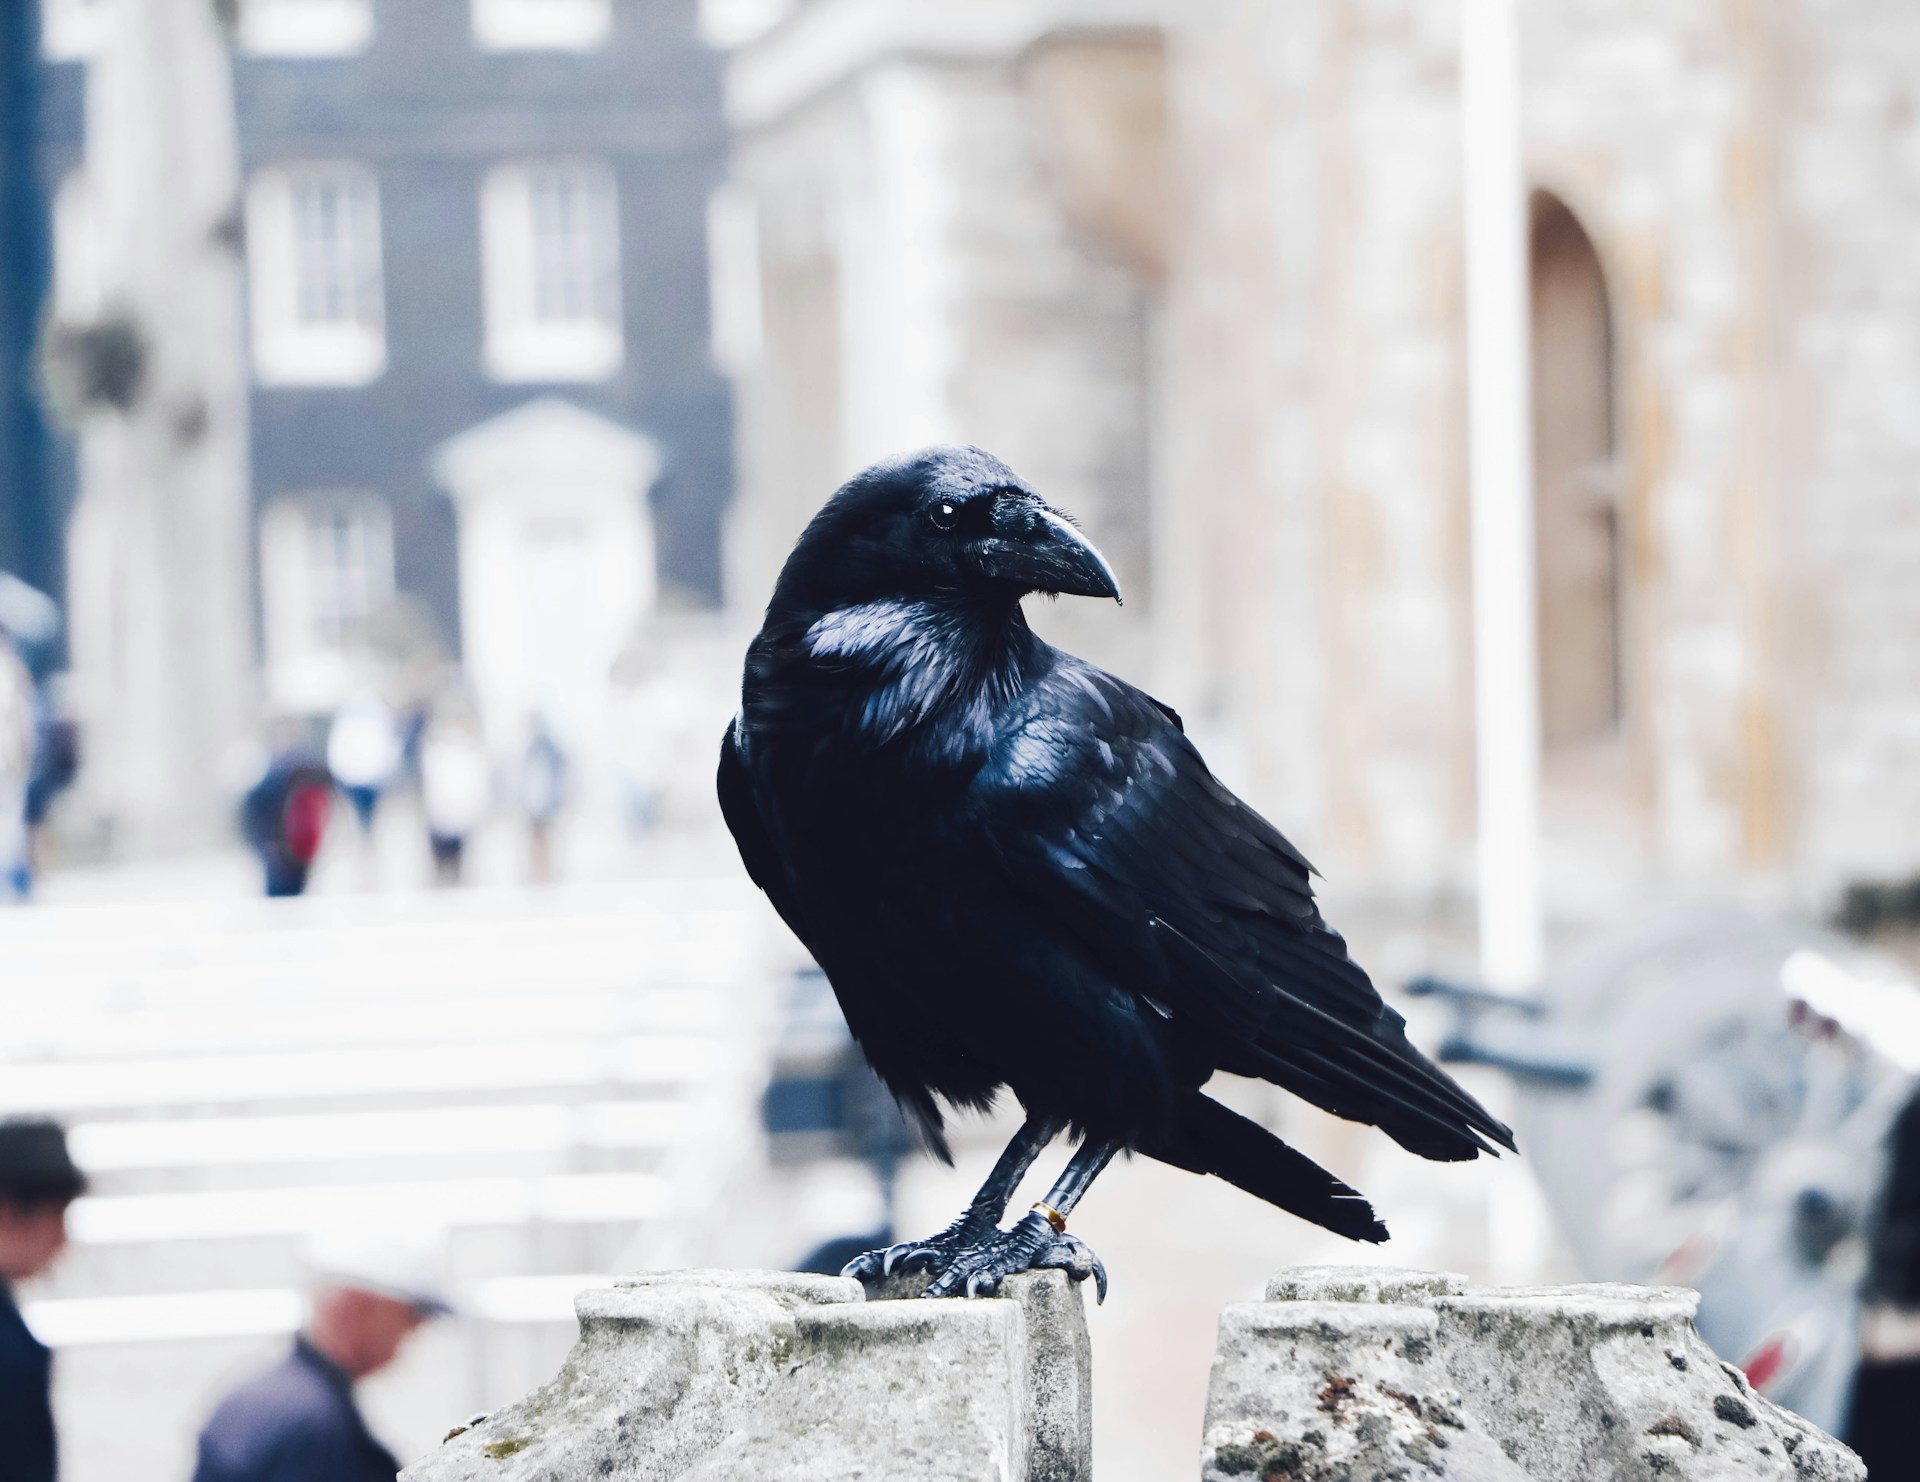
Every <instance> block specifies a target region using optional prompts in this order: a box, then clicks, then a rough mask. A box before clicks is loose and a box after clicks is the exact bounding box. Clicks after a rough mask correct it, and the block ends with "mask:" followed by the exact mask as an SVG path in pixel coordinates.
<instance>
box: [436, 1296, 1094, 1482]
mask: <svg viewBox="0 0 1920 1482" xmlns="http://www.w3.org/2000/svg"><path fill="white" fill-rule="evenodd" d="M1006 1292H1007V1297H1006V1299H1003V1300H991V1299H989V1300H976V1301H964V1302H963V1301H950V1302H923V1301H915V1300H905V1301H872V1302H870V1301H867V1300H865V1298H864V1296H863V1294H862V1291H861V1288H860V1284H859V1283H858V1282H855V1281H850V1280H846V1279H843V1278H840V1277H826V1276H803V1275H794V1274H790V1273H785V1272H767V1271H746V1272H730V1271H670V1272H659V1273H648V1274H645V1275H640V1276H633V1277H629V1278H627V1279H625V1280H623V1281H622V1282H621V1283H620V1284H619V1285H618V1286H616V1287H614V1288H613V1289H612V1290H610V1291H590V1292H584V1293H582V1294H581V1296H580V1298H579V1301H578V1304H577V1306H578V1312H579V1316H580V1341H579V1343H578V1344H576V1345H575V1347H574V1349H573V1352H572V1353H571V1354H570V1355H569V1356H568V1358H567V1361H566V1363H565V1365H564V1366H563V1367H562V1368H561V1370H560V1373H559V1374H558V1375H557V1376H556V1377H555V1378H554V1379H553V1380H552V1381H551V1382H549V1383H548V1384H546V1385H544V1386H542V1387H541V1388H540V1389H537V1390H535V1391H534V1392H533V1393H532V1394H530V1395H528V1396H527V1397H526V1398H525V1399H523V1400H521V1401H520V1402H519V1403H518V1404H516V1405H513V1406H510V1407H509V1408H507V1409H505V1410H502V1411H500V1412H499V1413H497V1414H495V1415H492V1416H490V1417H488V1418H487V1419H486V1420H484V1421H482V1422H480V1423H478V1424H476V1425H474V1426H473V1427H472V1428H470V1429H467V1430H463V1431H461V1432H459V1433H458V1434H456V1435H454V1436H451V1437H449V1439H448V1441H447V1442H446V1444H445V1445H444V1446H442V1447H441V1448H440V1449H439V1450H438V1451H436V1452H434V1453H433V1454H432V1455H431V1456H428V1457H426V1458H424V1459H422V1460H421V1461H419V1462H418V1463H416V1464H415V1465H414V1466H412V1467H411V1468H409V1469H408V1470H407V1472H406V1473H405V1477H406V1479H407V1482H468V1479H479V1478H485V1479H487V1482H530V1479H533V1478H541V1479H558V1478H576V1477H577V1478H581V1479H593V1482H599V1479H601V1478H614V1479H619V1478H630V1479H634V1482H639V1479H647V1482H655V1479H667V1478H673V1479H677V1482H694V1479H700V1482H723V1479H724V1482H739V1479H743V1478H779V1479H781V1482H814V1479H817V1482H826V1479H829V1478H833V1479H841V1478H851V1477H862V1476H864V1477H868V1478H873V1479H881V1478H900V1479H907V1478H911V1479H913V1482H984V1479H996V1482H999V1479H1004V1482H1088V1479H1089V1478H1090V1477H1091V1475H1092V1466H1091V1440H1092V1431H1091V1425H1090V1414H1091V1411H1090V1404H1089V1402H1090V1394H1091V1384H1090V1381H1089V1374H1088V1345H1087V1334H1086V1322H1085V1318H1084V1315H1083V1312H1082V1307H1081V1298H1080V1294H1079V1292H1078V1290H1077V1289H1074V1288H1072V1287H1070V1286H1069V1284H1068V1282H1067V1279H1066V1277H1065V1276H1064V1275H1062V1274H1061V1273H1059V1272H1045V1273H1037V1274H1035V1275H1032V1276H1023V1277H1016V1278H1014V1279H1013V1280H1011V1281H1009V1282H1008V1283H1007V1288H1006Z"/></svg>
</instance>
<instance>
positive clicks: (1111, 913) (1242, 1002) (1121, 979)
mask: <svg viewBox="0 0 1920 1482" xmlns="http://www.w3.org/2000/svg"><path fill="white" fill-rule="evenodd" d="M1027 701H1028V703H1027V706H1026V708H1025V710H1024V713H1023V714H1022V716H1021V718H1020V720H1019V722H1018V723H1017V724H1016V725H1014V726H1012V727H1010V728H1009V729H1008V730H1007V731H1006V732H1005V733H1004V734H1003V735H1002V736H1001V737H1000V739H999V741H998V742H997V744H996V745H995V747H994V749H993V752H992V754H991V756H990V758H989V760H988V763H987V765H986V766H985V767H984V768H983V769H982V770H981V772H980V773H979V775H978V776H977V778H976V779H975V781H974V784H973V787H972V789H971V791H970V792H969V794H968V798H967V800H966V804H965V813H966V816H967V821H968V822H969V824H970V825H971V826H972V827H974V828H977V829H978V830H979V831H980V833H981V835H982V836H983V837H984V839H985V842H986V843H987V845H988V847H989V850H990V852H991V855H992V857H993V858H994V860H995V861H996V862H997V864H998V866H999V868H1000V869H1002V870H1003V871H1004V872H1005V873H1006V875H1007V876H1008V878H1009V880H1010V881H1011V883H1012V884H1013V885H1014V886H1015V887H1016V889H1017V890H1018V891H1019V892H1020V893H1021V895H1022V896H1023V897H1024V898H1026V899H1028V900H1030V901H1032V902H1033V903H1034V904H1035V905H1036V906H1037V907H1039V908H1041V909H1042V910H1044V911H1045V912H1046V914H1047V918H1048V920H1049V922H1050V923H1051V924H1052V926H1053V928H1054V929H1056V930H1057V929H1059V928H1060V926H1061V925H1062V924H1064V925H1065V927H1066V929H1068V930H1070V931H1072V932H1073V933H1074V935H1075V936H1076V938H1077V939H1078V940H1079V942H1080V944H1081V946H1082V947H1083V949H1084V950H1086V951H1087V952H1088V954H1089V955H1090V956H1092V957H1093V958H1094V959H1095V960H1097V961H1098V962H1099V963H1100V964H1101V966H1102V968H1103V970H1104V971H1105V972H1106V973H1107V974H1108V975H1109V976H1110V977H1111V979H1112V980H1113V981H1114V982H1116V983H1119V984H1121V985H1123V986H1124V987H1126V988H1127V989H1129V990H1130V991H1131V992H1132V993H1133V994H1135V995H1136V996H1137V997H1138V998H1140V999H1142V1000H1144V1001H1146V1002H1148V1003H1151V1004H1152V1005H1154V1006H1155V1007H1156V1009H1157V1010H1158V1011H1160V1012H1162V1013H1165V1014H1167V1015H1168V1016H1170V1017H1172V1018H1175V1019H1178V1020H1181V1021H1184V1023H1185V1024H1186V1026H1187V1027H1188V1028H1190V1029H1197V1030H1199V1031H1200V1033H1201V1034H1202V1035H1203V1037H1204V1038H1205V1039H1206V1041H1207V1043H1208V1044H1210V1045H1211V1046H1212V1047H1213V1048H1214V1051H1215V1054H1216V1065H1217V1067H1218V1068H1219V1069H1221V1070H1226V1071H1230V1072H1234V1073H1237V1074H1241V1075H1255V1076H1260V1077H1262V1078H1264V1079H1267V1080H1271V1081H1273V1082H1275V1083H1277V1084H1279V1085H1281V1086H1284V1087H1286V1088H1287V1089H1288V1090H1290V1091H1293V1092H1295V1093H1296V1094H1297V1095H1300V1096H1302V1097H1304V1098H1306V1099H1307V1100H1308V1101H1311V1102H1314V1103H1315V1104H1316V1105H1318V1106H1321V1107H1324V1108H1325V1109H1326V1110H1328V1111H1330V1112H1333V1113H1334V1114H1335V1115H1337V1116H1342V1117H1346V1118H1349V1119H1351V1120H1354V1121H1362V1122H1371V1123H1372V1124H1374V1125H1375V1126H1377V1127H1380V1128H1382V1129H1383V1130H1384V1131H1386V1132H1387V1133H1388V1134H1389V1135H1390V1136H1392V1137H1393V1138H1394V1140H1395V1141H1397V1142H1399V1143H1400V1144H1401V1145H1402V1146H1404V1147H1406V1148H1408V1149H1410V1150H1412V1151H1413V1152H1416V1153H1419V1154H1421V1155H1423V1156H1425V1157H1429V1158H1437V1159H1443V1160H1452V1159H1464V1158H1471V1157H1473V1156H1475V1155H1476V1154H1477V1153H1478V1152H1479V1151H1480V1150H1481V1149H1483V1148H1487V1149H1489V1150H1491V1144H1492V1143H1498V1144H1500V1145H1501V1146H1504V1147H1508V1148H1511V1147H1512V1146H1513V1135H1512V1134H1511V1133H1510V1132H1509V1131H1508V1130H1507V1129H1506V1128H1505V1127H1504V1126H1502V1125H1501V1124H1500V1123H1499V1122H1498V1121H1496V1120H1495V1119H1494V1118H1493V1117H1492V1116H1491V1115H1490V1114H1489V1113H1488V1112H1487V1111H1486V1109H1485V1108H1483V1107H1482V1106H1481V1105H1480V1104H1479V1103H1478V1102H1476V1101H1475V1100H1474V1099H1473V1098H1472V1097H1471V1096H1469V1095H1467V1093H1466V1092H1464V1091H1463V1090H1461V1089H1460V1087H1459V1086H1457V1085H1456V1084H1455V1083H1454V1082H1453V1081H1452V1079H1451V1078H1449V1077H1448V1076H1447V1075H1446V1074H1445V1072H1443V1071H1441V1070H1440V1069H1439V1068H1438V1067H1437V1066H1435V1065H1433V1064H1432V1063H1431V1062H1430V1061H1428V1060H1427V1059H1426V1058H1425V1057H1424V1056H1423V1055H1421V1054H1420V1052H1419V1051H1418V1050H1416V1049H1415V1048H1414V1047H1413V1046H1412V1045H1411V1044H1410V1043H1409V1042H1408V1041H1407V1037H1406V1034H1405V1026H1406V1021H1405V1020H1404V1019H1402V1018H1401V1017H1400V1015H1399V1014H1397V1013H1395V1012H1394V1011H1393V1010H1392V1009H1391V1008H1389V1007H1387V1005H1386V1004H1385V1003H1383V1002H1382V1001H1381V998H1380V995H1379V993H1378V992H1376V991H1375V989H1374V987H1373V984H1372V983H1371V982H1370V981H1368V978H1367V975H1366V973H1365V972H1364V971H1363V970H1362V969H1361V968H1360V966H1359V964H1357V963H1356V962H1354V961H1353V959H1352V958H1351V957H1349V956H1348V955H1347V947H1346V942H1345V941H1344V940H1343V939H1342V938H1341V936H1340V934H1339V933H1338V932H1336V931H1334V930H1332V929H1331V928H1330V927H1328V926H1327V924H1326V923H1325V922H1324V921H1323V920H1322V919H1321V917H1320V912H1319V909H1318V907H1316V906H1315V905H1314V901H1313V891H1312V887H1311V884H1310V876H1311V874H1312V866H1311V865H1309V864H1308V863H1307V861H1306V858H1305V857H1304V856H1303V855H1302V854H1301V853H1300V851H1299V850H1297V849H1295V848H1294V847H1293V845H1292V844H1290V843H1288V842H1287V840H1286V839H1285V838H1283V837H1282V836H1281V834H1280V832H1279V830H1277V829H1276V828H1274V827H1273V825H1271V824H1270V823H1268V822H1267V821H1266V820H1265V819H1263V818H1261V817H1260V816H1259V815H1258V814H1257V813H1255V812H1254V811H1253V810H1252V809H1251V808H1249V807H1247V806H1246V804H1244V803H1242V802H1241V801H1240V800H1239V799H1238V798H1237V797H1235V796H1234V795H1233V794H1232V793H1231V792H1229V791H1228V790H1227V789H1226V788H1225V787H1224V786H1222V785H1221V783H1220V782H1219V781H1218V780H1217V779H1216V778H1215V777H1214V776H1213V774H1212V773H1211V772H1210V771H1209V770H1208V769H1207V766H1206V763H1205V762H1203V761H1202V760H1201V758H1200V754H1199V752H1198V751H1196V750H1195V749H1194V747H1193V744H1192V743H1191V742H1190V741H1188V740H1187V738H1186V736H1185V735H1184V734H1182V732H1181V730H1180V729H1179V727H1178V726H1177V725H1176V724H1175V723H1174V721H1173V720H1172V719H1170V718H1169V716H1170V712H1168V711H1166V709H1165V707H1163V706H1160V705H1159V704H1158V703H1157V702H1156V701H1154V700H1153V699H1151V698H1150V697H1149V696H1147V695H1145V694H1143V693H1142V692H1141V691H1139V690H1136V689H1134V688H1133V687H1132V686H1130V685H1128V684H1125V683H1123V682H1122V681H1120V680H1118V679H1115V678H1114V677H1113V676H1112V675H1109V674H1106V673H1104V672H1102V671H1100V670H1098V669H1095V668H1093V667H1092V666H1090V665H1085V664H1081V663H1079V662H1078V661H1076V660H1071V659H1064V658H1063V660H1062V662H1061V663H1060V665H1059V666H1058V667H1057V668H1056V669H1055V670H1053V671H1052V672H1051V673H1050V674H1049V675H1047V676H1046V677H1045V678H1044V679H1042V680H1041V681H1039V682H1038V683H1037V684H1036V685H1035V686H1034V688H1033V689H1032V690H1031V691H1030V692H1029V694H1028V696H1027Z"/></svg>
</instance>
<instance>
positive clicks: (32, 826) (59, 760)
mask: <svg viewBox="0 0 1920 1482" xmlns="http://www.w3.org/2000/svg"><path fill="white" fill-rule="evenodd" d="M79 775H80V731H79V727H78V726H77V725H76V724H75V723H74V720H73V717H72V716H71V715H70V714H68V711H67V702H66V696H65V693H64V690H63V689H62V688H61V685H60V680H59V677H58V676H56V677H55V678H53V679H50V680H48V681H47V682H46V683H45V684H43V685H41V687H40V695H39V703H38V704H37V705H36V707H35V710H34V731H33V762H32V765H31V767H30V768H29V770H28V773H27V798H26V805H27V806H26V827H27V852H26V869H25V876H24V879H23V881H22V884H21V890H22V893H23V894H25V893H28V892H30V891H31V890H32V888H33V879H34V876H35V875H37V874H38V873H39V869H40V834H41V831H42V830H43V829H44V828H45V826H46V822H47V814H48V812H49V811H50V810H51V809H52V807H53V800H54V799H55V798H57V797H59V796H60V794H61V793H63V792H65V791H66V790H67V789H68V788H69V787H71V786H72V785H73V781H74V778H76V777H77V776H79Z"/></svg>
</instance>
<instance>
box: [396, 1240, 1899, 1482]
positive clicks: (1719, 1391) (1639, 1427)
mask: <svg viewBox="0 0 1920 1482" xmlns="http://www.w3.org/2000/svg"><path fill="white" fill-rule="evenodd" d="M894 1295H895V1296H897V1297H899V1298H901V1299H902V1300H891V1301H869V1300H866V1299H865V1298H864V1296H863V1294H862V1291H861V1289H860V1287H859V1285H858V1284H857V1283H855V1282H852V1281H848V1280H843V1279H840V1278H833V1277H816V1276H795V1275H790V1274H787V1273H782V1272H770V1271H758V1272H728V1271H671V1272H661V1273H655V1274H649V1275H645V1276H636V1277H631V1278H628V1279H627V1280H626V1281H624V1282H622V1283H621V1284H620V1285H619V1286H618V1287H616V1288H614V1289H613V1290H611V1291H591V1292H585V1293H582V1294H581V1297H580V1299H579V1312H580V1342H579V1343H578V1344H577V1345H576V1346H575V1348H574V1350H573V1352H572V1354H570V1355H569V1356H568V1359H567V1362H566V1364H565V1366H564V1367H563V1368H562V1369H561V1371H560V1373H559V1375H558V1376H556V1377H555V1378H554V1379H553V1380H552V1381H551V1382H550V1383H548V1384H546V1385H544V1386H542V1387H541V1388H540V1389H537V1390H535V1391H534V1392H533V1393H532V1394H530V1395H528V1396H527V1398H526V1399H524V1400H522V1401H520V1402H519V1403H518V1404H515V1405H512V1406H510V1407H508V1408H507V1409H505V1410H503V1411H501V1412H499V1413H498V1414H496V1415H493V1416H490V1417H486V1418H483V1419H480V1420H478V1421H476V1422H474V1423H473V1424H472V1425H471V1426H469V1427H465V1428H461V1429H459V1430H456V1432H455V1433H454V1434H453V1435H451V1436H450V1437H449V1438H448V1440H447V1442H446V1444H444V1445H443V1446H442V1447H441V1448H440V1449H439V1450H438V1451H436V1452H434V1453H433V1454H431V1455H430V1456H428V1457H426V1458H424V1459H422V1460H421V1461H419V1462H417V1463H416V1464H415V1465H414V1466H412V1467H410V1468H409V1469H408V1470H407V1472H406V1473H405V1478H406V1482H477V1479H482V1478H484V1479H487V1482H533V1479H540V1482H575V1479H578V1482H593V1479H599V1478H602V1477H607V1478H614V1479H616V1482H617V1479H633V1482H639V1479H643V1478H644V1479H646V1482H669V1479H680V1482H691V1479H695V1478H699V1479H707V1478H711V1479H714V1482H719V1479H722V1478H728V1479H734V1478H747V1477H751V1478H778V1479H780V1482H829V1479H833V1482H840V1479H849V1482H850V1479H854V1478H863V1477H864V1478H900V1479H907V1478H911V1479H913V1482H942V1479H951V1482H982V1479H1000V1482H1090V1479H1091V1476H1092V1470H1091V1454H1092V1452H1091V1445H1092V1434H1091V1427H1090V1425H1089V1416H1090V1413H1091V1411H1090V1399H1091V1390H1092V1374H1091V1371H1090V1367H1089V1359H1088V1344H1087V1330H1086V1319H1085V1315H1084V1311H1083V1308H1082V1302H1081V1295H1080V1291H1079V1289H1078V1288H1075V1287H1072V1286H1070V1285H1069V1283H1068V1282H1067V1280H1066V1278H1065V1276H1064V1275H1062V1274H1060V1273H1058V1272H1048V1273H1042V1274H1037V1275H1031V1276H1019V1277H1015V1278H1013V1279H1012V1280H1011V1281H1010V1282H1009V1283H1008V1284H1007V1295H1006V1297H1005V1298H1001V1299H991V1298H989V1299H980V1300H966V1301H939V1302H927V1301H921V1300H917V1299H916V1298H915V1297H914V1295H913V1292H912V1290H910V1289H908V1288H906V1287H904V1286H903V1287H902V1288H901V1289H899V1290H897V1291H896V1292H895V1293H894ZM1696 1300H1697V1299H1696V1298H1695V1296H1694V1294H1693V1293H1692V1292H1683V1291H1674V1290H1664V1289H1654V1288H1644V1287H1630V1286H1590V1287H1557V1288H1515V1289H1495V1290H1490V1291H1478V1292H1469V1291H1467V1290H1465V1286H1464V1283H1463V1282H1462V1280H1461V1279H1460V1278H1459V1277H1456V1276H1448V1275H1444V1274H1436V1273H1432V1272H1420V1271H1398V1270H1392V1269H1381V1268H1362V1267H1302V1268H1296V1269H1294V1270H1291V1271H1285V1272H1282V1273H1281V1274H1280V1275H1279V1276H1277V1277H1275V1278H1274V1279H1273V1281H1272V1282H1271V1283H1269V1285H1268V1288H1267V1292H1266V1300H1264V1301H1261V1302H1247V1303H1242V1304H1239V1305H1236V1306H1232V1307H1229V1308H1227V1309H1226V1310H1225V1311H1224V1312H1223V1313H1222V1314H1221V1317H1220V1342H1219V1348H1218V1351H1217V1353H1216V1354H1215V1357H1214V1363H1213V1372H1212V1378H1211V1383H1210V1385H1209V1389H1208V1396H1207V1409H1206V1417H1205V1421H1204V1425H1203V1436H1202V1443H1201V1450H1200V1472H1201V1477H1202V1482H1230V1479H1234V1478H1240V1477H1246V1478H1258V1479H1261V1482H1440V1479H1442V1478H1453V1479H1462V1478H1464V1479H1470V1482H1655V1479H1663V1482H1736V1479H1739V1482H1864V1479H1865V1476H1866V1473H1865V1470H1864V1468H1862V1467H1861V1465H1860V1463H1859V1462H1858V1460H1857V1459H1855V1458H1854V1457H1853V1455H1852V1454H1851V1453H1850V1452H1848V1451H1847V1450H1846V1449H1845V1448H1844V1447H1842V1446H1840V1445H1839V1444H1838V1443H1837V1442H1836V1441H1834V1440H1833V1439H1832V1438H1831V1437H1830V1436H1827V1435H1825V1434H1824V1433H1823V1432H1821V1431H1819V1430H1817V1429H1816V1428H1814V1427H1812V1426H1809V1425H1808V1424H1806V1422H1804V1421H1802V1420H1800V1419H1799V1418H1798V1417H1797V1416H1794V1415H1791V1414H1789V1413H1788V1412H1786V1411H1784V1410H1781V1409H1779V1408H1778V1407H1777V1406H1774V1405H1771V1404H1769V1403H1768V1402H1767V1401H1766V1400H1764V1399H1762V1398H1760V1397H1759V1396H1758V1395H1756V1394H1755V1393H1754V1392H1753V1390H1752V1389H1751V1387H1750V1386H1749V1385H1748V1384H1747V1382H1746V1380H1745V1379H1744V1377H1742V1376H1741V1374H1740V1373H1739V1371H1738V1370H1736V1369H1734V1368H1732V1367H1731V1366H1730V1365H1727V1364H1723V1363H1721V1362H1720V1361H1719V1359H1717V1358H1716V1357H1715V1356H1714V1355H1713V1353H1712V1352H1711V1351H1710V1350H1709V1349H1708V1348H1707V1346H1706V1345H1705V1344H1704V1343H1702V1342H1701V1341H1700V1338H1699V1336H1698V1335H1697V1334H1696V1333H1695V1332H1694V1331H1693V1326H1692V1321H1691V1319H1692V1314H1693V1308H1694V1304H1695V1301H1696Z"/></svg>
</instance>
